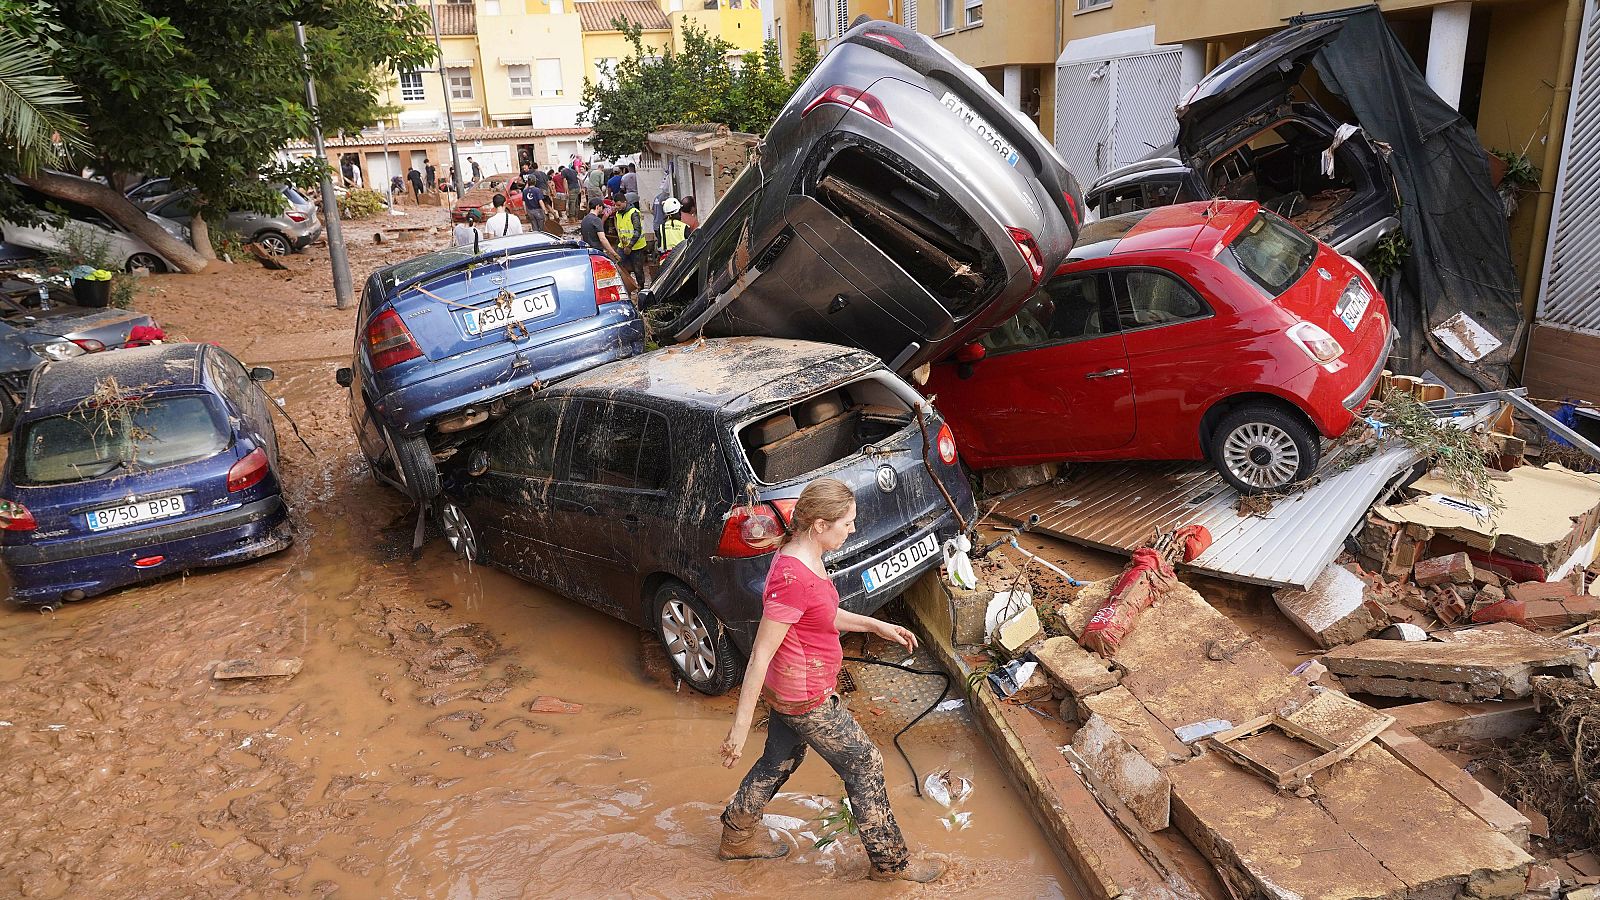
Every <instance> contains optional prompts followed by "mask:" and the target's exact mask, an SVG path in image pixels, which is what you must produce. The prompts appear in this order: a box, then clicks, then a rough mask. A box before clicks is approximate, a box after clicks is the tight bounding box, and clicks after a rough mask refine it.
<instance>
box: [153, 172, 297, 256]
mask: <svg viewBox="0 0 1600 900" xmlns="http://www.w3.org/2000/svg"><path fill="white" fill-rule="evenodd" d="M274 188H275V189H276V190H277V192H278V193H279V194H281V195H282V196H283V200H284V211H283V212H281V213H278V214H277V215H270V216H269V215H267V214H265V213H260V212H254V211H250V210H237V211H235V212H230V213H228V216H227V218H226V219H224V220H223V223H222V227H223V228H225V229H227V230H229V231H232V232H235V233H237V234H238V235H239V236H240V237H242V238H244V239H245V240H246V241H253V242H255V243H257V244H260V245H261V247H262V249H264V250H266V251H267V252H268V253H271V254H273V255H274V256H282V255H283V254H286V253H290V252H294V251H300V250H304V249H305V248H306V246H307V245H309V244H311V243H313V242H314V241H316V240H317V238H319V237H321V236H322V219H321V218H320V217H319V216H318V215H317V207H316V204H315V203H312V202H311V201H310V200H309V199H307V198H306V196H305V195H304V194H301V193H300V192H299V191H297V190H295V189H294V188H293V187H290V186H289V185H283V184H280V185H274ZM193 196H194V192H193V191H174V192H173V193H170V194H166V195H164V196H161V197H156V198H155V199H153V200H147V201H145V208H146V209H148V210H150V212H151V213H153V214H154V215H157V216H160V217H161V218H163V219H167V220H169V221H173V222H177V223H180V224H182V225H185V226H187V225H188V224H189V220H190V219H192V218H193V217H194V207H193V204H192V198H193Z"/></svg>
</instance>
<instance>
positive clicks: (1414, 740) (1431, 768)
mask: <svg viewBox="0 0 1600 900" xmlns="http://www.w3.org/2000/svg"><path fill="white" fill-rule="evenodd" d="M1378 743H1380V744H1382V745H1383V746H1384V748H1385V749H1387V750H1388V751H1389V752H1390V753H1392V754H1394V757H1395V758H1396V759H1398V760H1400V761H1401V762H1403V763H1405V764H1406V765H1407V766H1409V767H1411V770H1412V771H1414V772H1416V773H1417V774H1418V775H1421V776H1422V777H1424V778H1426V779H1428V780H1429V781H1431V782H1433V783H1434V784H1435V785H1437V786H1438V787H1439V788H1440V789H1441V790H1443V791H1444V792H1445V793H1447V794H1449V795H1450V796H1452V797H1454V798H1455V799H1456V800H1457V802H1459V803H1460V804H1461V805H1462V806H1465V807H1466V808H1467V809H1469V810H1472V813H1473V815H1475V816H1477V817H1478V818H1480V819H1482V820H1483V821H1484V823H1485V824H1487V825H1488V826H1489V827H1490V828H1493V829H1494V830H1495V831H1498V832H1500V833H1501V834H1503V835H1505V836H1506V838H1507V839H1509V840H1510V841H1511V842H1512V843H1513V844H1516V845H1517V846H1518V847H1520V848H1522V849H1523V850H1526V849H1528V817H1527V816H1524V815H1523V814H1522V813H1520V812H1517V810H1516V809H1515V808H1514V807H1513V806H1512V805H1511V804H1509V803H1507V802H1506V801H1504V800H1502V799H1500V796H1499V795H1498V794H1496V793H1494V792H1493V791H1491V790H1489V789H1488V788H1486V787H1484V786H1483V785H1482V784H1479V783H1478V780H1477V779H1475V778H1473V777H1472V776H1471V775H1468V774H1467V773H1466V771H1465V770H1463V769H1462V768H1461V767H1460V766H1458V765H1456V764H1455V763H1453V762H1451V761H1450V760H1449V759H1448V758H1446V757H1445V755H1444V754H1442V753H1440V752H1439V751H1437V750H1435V749H1433V748H1432V747H1430V746H1428V745H1427V744H1425V743H1423V742H1422V739H1421V738H1418V737H1417V736H1416V735H1414V734H1412V733H1411V732H1410V731H1407V730H1406V729H1405V728H1402V727H1401V726H1399V725H1391V726H1389V728H1387V729H1385V730H1384V731H1383V733H1382V734H1379V735H1378Z"/></svg>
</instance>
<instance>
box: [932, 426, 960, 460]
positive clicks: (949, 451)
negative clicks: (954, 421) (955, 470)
mask: <svg viewBox="0 0 1600 900" xmlns="http://www.w3.org/2000/svg"><path fill="white" fill-rule="evenodd" d="M934 443H935V445H937V446H938V448H939V458H940V459H942V460H944V464H945V465H947V466H953V465H955V464H956V436H955V434H953V433H952V432H951V431H950V426H949V425H940V426H939V436H938V437H937V438H935V439H934Z"/></svg>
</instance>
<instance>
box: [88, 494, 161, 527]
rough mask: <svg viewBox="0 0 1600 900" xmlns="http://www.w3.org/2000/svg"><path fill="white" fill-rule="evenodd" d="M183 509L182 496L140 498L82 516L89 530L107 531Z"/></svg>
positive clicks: (158, 517) (159, 517)
mask: <svg viewBox="0 0 1600 900" xmlns="http://www.w3.org/2000/svg"><path fill="white" fill-rule="evenodd" d="M183 510H184V505H183V498H182V497H158V498H156V499H154V500H140V501H139V502H138V503H129V504H126V505H124V506H108V507H106V508H105V509H97V510H95V511H93V512H91V513H89V514H88V515H87V516H85V517H84V518H86V519H88V520H89V530H90V531H107V530H109V529H112V528H125V527H127V526H129V525H137V524H139V523H140V522H149V521H151V520H152V519H168V518H171V517H173V516H177V515H182V514H183Z"/></svg>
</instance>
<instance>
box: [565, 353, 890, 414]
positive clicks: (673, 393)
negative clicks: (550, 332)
mask: <svg viewBox="0 0 1600 900" xmlns="http://www.w3.org/2000/svg"><path fill="white" fill-rule="evenodd" d="M881 365H882V363H880V362H879V360H878V358H877V357H876V356H873V355H872V354H870V353H868V352H866V351H865V350H857V349H855V348H853V347H842V346H838V345H836V344H819V343H814V342H812V341H791V340H783V339H779V338H760V337H734V338H714V339H713V338H708V339H705V340H701V341H690V342H688V343H684V344H677V345H674V346H671V347H663V348H661V349H660V350H655V351H652V352H650V353H645V354H643V355H640V356H634V357H630V358H628V359H623V360H618V361H617V362H614V363H609V364H607V365H604V366H600V367H599V368H596V369H592V370H590V371H589V372H586V373H584V374H582V375H577V376H574V377H572V378H569V379H567V380H565V381H562V382H561V383H560V384H559V385H557V386H556V388H555V390H558V391H562V392H566V391H572V392H582V393H584V394H595V393H605V394H607V395H611V396H616V395H619V394H637V395H645V396H648V397H652V398H655V399H658V400H666V401H668V402H674V403H681V404H684V405H688V406H695V407H700V408H703V409H709V410H725V411H728V412H730V413H734V414H737V413H739V412H741V411H743V410H746V409H751V408H755V407H759V406H764V405H766V404H768V403H776V402H782V401H787V400H792V399H793V398H795V397H797V396H801V395H804V394H807V393H810V392H812V391H814V390H816V389H817V388H821V387H826V386H828V385H831V384H836V383H838V382H839V381H842V380H844V379H846V378H849V377H850V376H852V375H856V374H858V373H861V372H864V371H867V370H868V369H872V368H874V367H878V366H881Z"/></svg>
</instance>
